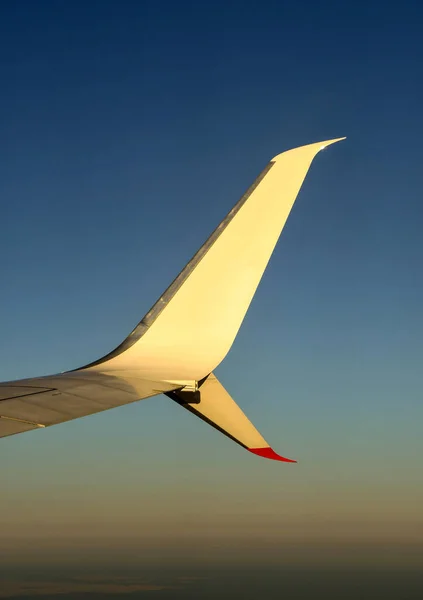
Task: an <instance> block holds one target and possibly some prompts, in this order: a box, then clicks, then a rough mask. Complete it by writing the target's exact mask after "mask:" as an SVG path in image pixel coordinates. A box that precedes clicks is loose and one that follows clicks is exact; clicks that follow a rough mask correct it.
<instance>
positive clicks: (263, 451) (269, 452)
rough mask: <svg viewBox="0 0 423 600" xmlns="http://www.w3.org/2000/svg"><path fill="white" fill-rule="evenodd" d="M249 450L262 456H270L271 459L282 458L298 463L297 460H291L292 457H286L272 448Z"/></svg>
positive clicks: (282, 459)
mask: <svg viewBox="0 0 423 600" xmlns="http://www.w3.org/2000/svg"><path fill="white" fill-rule="evenodd" d="M248 452H252V453H253V454H257V456H262V457H263V458H270V459H271V460H280V461H282V462H288V463H296V462H297V461H296V460H291V459H290V458H285V457H284V456H280V455H279V454H276V452H275V451H274V450H272V448H269V447H267V448H248Z"/></svg>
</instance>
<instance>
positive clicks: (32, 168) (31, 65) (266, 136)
mask: <svg viewBox="0 0 423 600" xmlns="http://www.w3.org/2000/svg"><path fill="white" fill-rule="evenodd" d="M422 19H423V8H422V6H421V5H420V3H418V2H411V1H404V2H401V3H398V2H390V1H388V2H380V1H375V0H373V1H372V0H370V1H367V2H360V1H354V2H352V1H349V0H347V1H346V2H343V3H336V2H328V1H325V0H322V1H321V2H311V1H308V0H307V1H306V0H304V1H298V2H290V3H283V2H273V1H272V0H270V1H269V2H266V3H265V4H263V3H259V2H249V1H244V2H238V1H236V0H234V1H233V2H229V3H228V2H225V3H223V2H220V1H219V0H217V1H215V2H207V1H205V2H201V3H194V2H187V1H185V0H183V1H180V2H167V1H166V0H164V1H163V2H150V1H144V2H135V1H129V0H122V1H120V2H117V1H110V0H103V1H101V2H100V1H96V0H91V1H90V2H82V1H74V2H63V1H59V0H56V1H53V0H51V1H45V0H39V1H38V2H37V3H35V2H30V1H29V0H21V1H20V2H11V1H10V0H9V1H7V0H6V1H5V2H3V3H1V6H0V141H1V143H0V211H1V212H0V214H1V225H2V227H1V236H0V274H1V281H2V293H1V295H0V333H1V335H0V380H2V381H5V380H12V379H18V378H24V377H32V376H39V375H47V374H51V373H55V372H60V371H63V370H67V369H72V368H77V367H79V366H81V365H83V364H86V363H88V362H90V361H92V360H95V359H96V358H98V357H100V356H102V355H104V354H106V353H107V352H108V351H110V350H111V349H113V348H114V347H115V346H117V345H118V344H119V343H120V342H121V341H122V339H124V338H125V337H126V335H127V334H128V333H129V332H130V331H131V330H132V329H133V327H134V326H135V325H136V324H137V323H138V322H139V321H140V319H141V318H142V317H143V315H144V314H145V313H146V312H147V311H148V309H149V308H150V307H151V306H152V304H153V303H154V302H155V300H156V299H157V298H158V297H159V295H160V294H161V293H162V291H163V290H164V289H165V288H166V287H167V285H168V284H169V283H170V281H171V280H172V279H173V278H174V277H175V276H176V275H177V273H178V272H179V271H180V270H181V268H182V267H183V266H184V265H185V264H186V262H187V261H188V260H189V259H190V258H191V256H192V255H193V254H194V253H195V251H196V250H197V249H198V248H199V247H200V246H201V244H202V243H203V242H204V240H205V239H206V238H207V237H208V235H209V234H210V233H211V231H212V230H213V229H214V228H215V227H216V225H217V224H218V223H219V222H220V220H221V219H222V218H223V217H224V216H225V215H226V214H227V212H228V211H229V210H230V209H231V208H232V206H233V205H234V204H235V202H236V201H237V200H238V199H239V198H240V197H241V195H242V194H243V193H244V191H245V190H246V189H247V188H248V186H249V185H250V184H251V183H252V181H254V179H255V177H256V176H257V175H258V173H259V172H260V171H261V170H262V169H263V167H264V166H265V165H266V163H267V162H268V161H269V159H271V158H272V157H273V156H275V155H276V154H278V153H280V152H282V151H284V150H287V149H289V148H292V147H296V146H300V145H303V144H307V143H311V142H316V141H320V140H326V139H331V138H335V137H341V136H347V140H346V141H344V142H342V143H340V144H336V145H335V146H333V147H331V148H328V149H327V150H325V151H324V152H322V153H320V154H319V156H318V157H317V158H316V159H315V161H314V163H313V165H312V167H311V169H310V171H309V173H308V175H307V178H306V181H305V183H304V185H303V188H302V190H301V192H300V195H299V197H298V200H297V202H296V204H295V206H294V208H293V210H292V212H291V215H290V217H289V219H288V221H287V224H286V227H285V229H284V231H283V234H282V237H281V239H280V242H279V243H278V245H277V247H276V250H275V253H274V255H273V256H272V259H271V261H270V263H269V267H268V269H267V271H266V272H265V275H264V277H263V280H262V282H261V284H260V286H259V288H258V291H257V294H256V296H255V298H254V300H253V302H252V304H251V307H250V310H249V312H248V314H247V316H246V318H245V321H244V323H243V325H242V328H241V330H240V332H239V335H238V337H237V339H236V341H235V343H234V346H233V348H232V350H231V351H230V353H229V355H228V356H227V358H226V359H225V361H224V362H223V363H222V364H221V366H220V367H219V368H218V370H217V371H216V373H217V375H218V377H219V378H220V379H221V381H222V383H223V384H224V385H225V387H226V388H227V389H228V390H229V392H230V393H231V395H232V396H233V397H234V399H235V400H236V401H237V402H238V403H239V404H240V406H241V407H242V409H243V410H245V412H246V414H247V415H248V416H249V418H250V419H251V420H252V421H253V423H254V424H255V425H256V426H257V428H258V429H259V430H260V432H261V433H262V434H263V435H264V437H265V438H266V439H267V440H268V441H269V442H270V443H271V445H272V446H273V447H274V448H275V450H276V451H277V452H280V453H281V454H283V455H285V456H289V457H292V458H295V459H297V460H298V461H299V462H298V464H297V465H284V464H283V463H276V462H272V461H265V460H260V459H258V458H256V457H254V456H251V455H250V454H249V453H247V452H245V451H243V450H242V449H241V448H240V447H238V446H237V445H235V444H233V442H231V441H230V440H228V439H227V438H225V437H223V436H222V435H220V434H219V433H218V432H217V431H215V430H213V429H212V428H210V427H208V426H207V425H205V424H204V423H202V422H200V421H199V420H198V419H196V418H195V417H193V416H192V415H190V414H188V413H187V412H186V411H183V410H181V409H180V407H179V406H177V405H176V404H174V403H172V402H171V401H170V400H169V399H167V398H165V397H156V398H153V399H150V400H145V401H142V402H139V403H135V404H132V405H129V406H125V407H122V408H119V409H114V410H111V411H106V412H104V413H102V414H98V415H94V416H91V417H86V418H83V419H80V420H77V421H73V422H69V423H66V424H62V425H59V426H57V427H52V428H51V429H46V430H44V431H36V432H31V433H27V434H25V435H18V436H12V437H10V438H7V439H3V440H1V442H0V445H1V449H0V469H1V473H2V476H1V494H0V528H1V531H2V536H1V540H0V563H1V564H2V565H3V567H4V568H6V570H7V569H9V570H8V571H7V573H3V578H5V579H4V580H5V581H6V579H7V581H8V585H9V588H6V587H4V588H3V589H9V592H10V593H9V592H4V594H6V595H5V596H1V594H0V597H12V596H13V597H16V596H17V595H19V594H20V593H21V592H22V589H21V587H19V585H20V584H19V581H20V580H19V577H20V576H19V575H16V577H15V580H14V582H12V581H9V579H10V577H11V575H10V573H12V571H13V569H18V571H16V572H17V573H18V572H19V568H25V569H29V570H31V569H35V570H37V569H50V568H52V567H53V566H57V568H58V569H59V568H62V567H63V565H67V566H69V565H73V566H74V567H75V569H81V568H82V567H84V568H85V567H87V568H88V567H90V568H91V567H92V568H93V569H94V568H96V569H100V571H101V569H103V571H102V573H103V576H104V568H107V569H109V571H108V572H110V569H115V570H116V569H118V566H119V565H120V566H122V565H129V566H130V567H131V568H134V569H137V568H141V567H140V566H145V565H147V566H148V567H149V568H150V567H151V568H152V569H153V568H154V569H157V568H160V569H162V571H160V573H163V570H164V571H165V570H166V569H168V568H170V566H172V568H173V567H175V568H176V567H178V568H179V566H180V565H182V566H181V569H182V567H183V569H182V570H181V571H178V574H177V575H175V577H176V578H178V577H182V578H185V579H184V582H186V581H188V579H189V578H190V577H194V575H193V574H192V573H191V571H190V570H189V569H187V568H186V567H187V564H189V565H190V568H192V569H194V567H195V568H197V569H200V568H201V569H206V568H207V567H210V565H211V564H213V565H220V566H222V565H224V566H226V567H227V566H228V565H229V566H231V567H233V568H234V569H235V568H236V569H240V570H241V571H240V572H242V573H244V575H246V576H247V575H248V574H251V569H254V568H255V569H259V568H263V569H264V568H265V567H266V568H269V567H274V568H275V569H282V568H288V567H289V568H291V567H292V568H298V567H300V568H304V569H305V568H308V567H310V566H311V565H312V566H313V568H320V567H321V568H322V569H323V568H326V567H329V568H334V567H336V568H339V569H340V568H346V567H348V568H353V567H354V568H356V567H357V568H358V567H360V568H362V567H363V568H364V567H366V568H368V567H369V566H371V567H372V568H374V569H382V570H385V571H384V572H385V573H386V572H388V570H391V569H392V568H396V569H405V568H406V567H407V568H414V569H418V568H421V566H422V565H423V509H422V507H423V478H422V467H421V462H422V456H423V436H422V433H421V432H422V426H421V423H422V418H423V405H422V389H423V388H422V378H421V364H422V358H423V311H422V306H423V279H422V276H421V265H422V258H423V241H422V240H423V238H422V236H421V230H422V226H423V203H422V189H423V170H422V168H421V164H422V158H423V152H422V149H421V148H422V146H421V139H422V136H423V120H422V111H421V107H422V106H423V76H422V73H421V64H422V61H423V45H422V43H421V21H422ZM110 565H112V566H110ZM220 566H219V568H220ZM216 568H217V567H216ZM13 572H14V571H13ZM28 572H29V571H28ZM31 572H32V571H31ZM37 572H38V571H37ZM166 572H167V571H166ZM237 572H238V571H237ZM119 573H120V572H119ZM263 573H264V572H263ZM115 576H116V578H117V579H115V580H113V581H114V583H113V585H114V586H117V587H114V588H113V586H112V587H110V585H109V587H107V586H108V584H106V583H104V581H102V582H100V584H99V585H100V587H101V590H100V591H101V593H106V592H107V590H108V592H107V593H109V594H112V593H121V592H122V588H119V586H126V588H125V589H124V590H123V592H122V593H125V594H126V593H129V592H131V593H132V592H134V593H135V592H140V593H141V592H143V590H142V589H141V588H142V586H144V585H147V584H146V583H145V582H144V580H143V581H142V582H141V583H139V582H138V583H137V582H135V583H133V585H134V586H136V585H138V586H141V588H140V589H138V590H136V589H135V588H134V589H130V590H129V592H128V585H129V584H128V583H127V582H128V581H129V580H128V579H125V584H123V583H122V581H121V579H119V578H120V577H122V575H121V574H120V575H119V574H118V571H116V573H115ZM46 577H47V580H48V581H47V580H46V581H47V583H46V582H45V581H44V580H43V581H44V583H43V585H44V584H45V585H44V587H42V586H41V588H40V587H39V588H37V585H38V584H37V585H36V583H34V586H35V587H33V589H32V592H31V593H34V594H35V595H37V594H39V593H41V592H40V589H41V591H43V593H46V594H49V595H50V596H52V595H54V594H55V593H56V592H57V587H54V585H55V584H54V582H52V580H51V577H52V575H51V573H50V574H48V575H46ZM55 577H56V579H55V580H54V581H57V577H58V576H57V573H56V575H55ZM131 577H132V576H131ZM280 577H282V576H280ZM49 578H50V579H49ZM261 578H262V580H263V581H264V579H265V580H266V581H270V579H272V578H270V579H269V578H267V576H265V575H262V576H261ZM18 580H19V581H18ZM273 580H275V581H276V583H275V586H276V587H275V589H276V588H277V589H279V587H278V586H279V585H280V582H281V579H277V578H276V579H275V578H273V579H272V581H273ZM408 580H409V579H408ZM90 581H93V580H92V579H90ZM96 581H97V580H96ZM131 581H132V580H131ZM137 581H138V580H137ZM149 581H150V580H149ZM178 581H180V580H178ZM222 581H223V580H222ZM17 582H18V583H17ZM420 584H421V585H422V586H423V582H421V581H420ZM49 585H50V586H51V587H50V588H48V586H49ZM172 585H173V584H172ZM222 585H223V583H222ZM225 585H226V584H225ZM286 585H288V584H286ZM363 585H364V584H363ZM416 585H417V584H416ZM14 586H15V587H14ZM16 586H18V587H16ZM45 586H47V587H45ZM82 587H83V589H82V590H81V589H78V590H76V591H75V589H72V588H67V590H68V592H69V593H76V592H78V593H80V594H83V593H84V592H87V588H86V587H85V588H84V586H82ZM370 587H371V586H370ZM370 587H366V589H367V590H368V589H370ZM69 589H70V591H69ZM105 589H106V592H105ZM172 589H173V588H172ZM249 589H250V588H249ZM269 589H270V588H269ZM272 589H273V588H272ZM392 589H393V588H392ZM10 590H12V591H10ZM34 590H35V592H34ZM37 590H38V591H37ZM46 590H47V591H46ZM48 590H50V591H48ZM113 590H114V591H113ZM116 590H117V591H116ZM62 591H63V590H62ZM89 591H90V590H89V589H88V592H89ZM91 591H92V590H91ZM94 591H95V590H94ZM100 591H99V589H97V593H100ZM145 591H146V592H147V591H148V590H145ZM88 592H87V593H88ZM57 593H58V592H57ZM157 593H158V592H157ZM210 593H212V592H210ZM369 593H370V592H369ZM268 594H269V596H268V597H273V596H271V595H270V594H271V592H268ZM275 594H276V592H275ZM142 596H143V597H144V593H142ZM175 597H176V596H175ZM197 597H198V593H197ZM204 597H206V596H205V595H204ZM210 597H212V596H210ZM245 597H247V596H245ZM254 597H255V596H254ZM274 597H279V596H274ZM327 597H328V598H329V597H330V596H329V595H328V596H327ZM338 597H339V596H338ZM361 597H364V596H363V595H362V596H361ZM369 597H374V594H373V596H370V595H369ZM384 597H385V598H388V595H387V594H385V596H384ZM410 597H411V595H410Z"/></svg>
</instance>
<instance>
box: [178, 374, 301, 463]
mask: <svg viewBox="0 0 423 600" xmlns="http://www.w3.org/2000/svg"><path fill="white" fill-rule="evenodd" d="M166 396H169V398H172V400H175V402H177V403H178V404H180V405H181V406H183V407H184V408H186V409H187V410H189V411H190V412H191V413H193V414H194V415H196V416H197V417H199V418H200V419H202V420H203V421H205V422H206V423H208V424H209V425H211V426H212V427H214V428H215V429H217V430H218V431H220V432H221V433H223V434H224V435H226V436H227V437H229V438H230V439H231V440H233V441H234V442H236V443H237V444H239V445H240V446H242V447H243V448H245V449H246V450H248V451H249V452H252V453H253V454H256V455H257V456H261V457H263V458H270V459H271V460H279V461H281V462H290V463H295V462H297V461H295V460H291V459H290V458H285V457H283V456H280V455H279V454H276V452H275V451H274V450H272V448H271V447H270V446H269V444H268V443H267V442H266V440H265V439H264V438H263V436H262V435H261V433H260V432H259V431H258V430H257V429H256V428H255V427H254V425H253V424H252V423H251V421H250V420H249V419H248V418H247V417H246V415H245V414H244V413H243V411H242V410H241V409H240V407H239V406H238V404H237V403H236V402H235V401H234V400H233V398H232V397H231V396H230V394H229V393H228V392H227V390H226V389H225V388H224V387H223V385H222V384H221V383H220V381H219V380H218V379H217V377H216V375H215V374H214V373H210V375H209V376H208V377H206V378H205V379H204V380H203V381H202V382H201V385H200V388H199V397H196V398H195V400H194V402H192V403H190V402H189V401H187V396H186V394H184V393H181V392H180V391H177V390H175V391H172V392H167V393H166Z"/></svg>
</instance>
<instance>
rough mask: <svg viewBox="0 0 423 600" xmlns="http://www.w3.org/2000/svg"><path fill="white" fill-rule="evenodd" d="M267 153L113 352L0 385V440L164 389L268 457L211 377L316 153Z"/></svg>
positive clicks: (315, 148) (313, 148) (306, 149)
mask: <svg viewBox="0 0 423 600" xmlns="http://www.w3.org/2000/svg"><path fill="white" fill-rule="evenodd" d="M341 139H345V138H338V139H335V140H329V141H326V142H319V143H316V144H310V145H307V146H302V147H300V148H295V149H293V150H289V151H287V152H284V153H282V154H279V155H278V156H276V157H275V158H273V159H272V160H271V161H270V162H269V163H268V165H267V166H266V167H265V169H264V170H263V171H262V173H261V174H260V175H259V176H258V178H257V179H256V180H255V182H254V183H253V184H252V186H251V187H250V188H249V189H248V190H247V192H246V193H245V194H244V195H243V196H242V197H241V199H240V200H239V201H238V202H237V204H236V205H235V206H234V208H233V209H232V210H231V211H230V212H229V214H228V215H227V216H226V217H225V219H223V221H222V222H221V223H220V225H219V226H218V227H217V228H216V229H215V231H214V232H213V233H212V234H211V236H210V237H209V238H208V240H207V241H206V242H205V243H204V245H203V246H202V247H201V248H200V250H199V251H198V252H197V253H196V254H195V255H194V257H193V258H192V259H191V260H190V261H189V263H188V264H187V265H186V266H185V267H184V269H183V270H182V271H181V273H180V274H179V275H178V276H177V277H176V279H175V280H174V281H173V282H172V283H171V285H170V286H169V287H168V288H167V290H166V291H165V292H164V293H163V295H162V296H161V297H160V298H159V300H158V301H157V302H156V303H155V304H154V306H153V307H152V308H151V309H150V311H149V312H148V313H147V314H146V315H145V317H144V318H143V319H142V320H141V321H140V323H139V324H138V325H137V326H136V327H135V329H134V330H133V331H132V332H131V333H130V334H129V336H128V337H127V338H126V339H125V340H124V341H123V342H122V343H121V344H120V345H119V346H118V347H117V348H116V349H115V350H113V351H112V352H110V353H109V354H107V355H106V356H104V357H103V358H100V359H99V360H97V361H95V362H93V363H90V364H88V365H85V366H84V367H81V368H80V369H76V370H74V371H67V372H64V373H60V374H57V375H53V376H48V377H40V378H32V379H24V380H19V381H12V382H7V383H0V437H4V436H8V435H13V434H15V433H21V432H24V431H29V430H33V429H40V428H44V427H47V426H50V425H55V424H58V423H62V422H65V421H69V420H71V419H76V418H79V417H83V416H86V415H90V414H93V413H96V412H99V411H102V410H106V409H109V408H113V407H115V406H121V405H123V404H127V403H129V402H135V401H137V400H141V399H143V398H148V397H151V396H154V395H157V394H161V393H166V394H167V395H168V396H169V397H171V398H172V399H173V400H175V401H176V402H178V403H179V404H181V405H183V406H184V407H185V408H187V409H188V410H190V412H192V413H194V414H195V415H197V416H199V417H200V418H201V419H203V420H204V421H206V422H208V423H209V424H211V425H212V426H214V427H215V428H216V429H218V430H220V431H221V432H222V433H224V434H225V435H228V436H229V437H231V438H232V439H234V440H235V441H236V442H238V443H239V444H241V445H242V446H244V447H245V448H247V449H249V450H251V451H252V452H253V453H255V454H257V455H259V456H264V457H266V458H274V459H277V460H286V461H288V462H293V461H289V460H288V459H283V457H279V456H278V455H276V454H275V453H273V451H272V450H271V449H270V447H269V446H268V444H267V443H266V442H265V440H264V439H263V438H262V437H261V435H260V434H259V433H258V431H257V430H256V429H255V427H254V426H253V425H252V424H251V423H250V421H248V419H247V417H245V415H244V414H243V413H242V411H241V409H240V408H239V407H238V406H237V405H236V404H235V402H234V401H233V400H232V398H231V397H230V395H229V394H228V393H227V392H226V390H225V389H224V388H223V386H222V385H221V384H220V383H219V382H218V380H217V379H216V377H215V376H214V375H213V373H212V372H213V371H214V369H216V367H217V366H218V365H219V364H220V363H221V361H222V360H223V359H224V357H225V356H226V354H227V353H228V351H229V349H230V347H231V346H232V343H233V341H234V339H235V336H236V334H237V333H238V330H239V328H240V326H241V323H242V321H243V319H244V317H245V314H246V312H247V310H248V307H249V305H250V302H251V300H252V298H253V295H254V293H255V291H256V289H257V286H258V284H259V282H260V279H261V277H262V275H263V272H264V270H265V269H266V266H267V263H268V261H269V259H270V256H271V254H272V252H273V249H274V247H275V245H276V242H277V240H278V238H279V236H280V233H281V231H282V229H283V226H284V225H285V222H286V220H287V218H288V215H289V212H290V210H291V208H292V206H293V204H294V202H295V199H296V197H297V194H298V192H299V190H300V187H301V185H302V183H303V180H304V178H305V176H306V174H307V171H308V169H309V167H310V164H311V162H312V160H313V158H314V157H315V156H316V154H317V153H318V152H319V151H320V150H322V149H323V148H325V147H327V146H329V145H330V144H333V143H335V142H337V141H340V140H341Z"/></svg>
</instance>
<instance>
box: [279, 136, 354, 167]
mask: <svg viewBox="0 0 423 600" xmlns="http://www.w3.org/2000/svg"><path fill="white" fill-rule="evenodd" d="M346 139H347V138H346V136H345V137H340V138H334V139H332V140H326V141H324V142H315V143H313V144H306V145H305V146H299V147H298V148H292V149H291V150H287V151H285V152H281V154H277V155H276V156H274V157H273V158H272V160H271V161H270V162H276V161H277V160H278V159H279V158H281V157H282V156H283V155H284V154H287V152H293V151H297V150H304V149H306V148H310V149H312V150H313V154H314V155H316V154H317V153H318V152H320V151H321V150H324V149H325V148H327V147H328V146H330V145H331V144H336V143H337V142H342V141H343V140H346Z"/></svg>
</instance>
